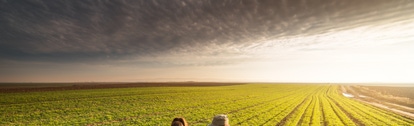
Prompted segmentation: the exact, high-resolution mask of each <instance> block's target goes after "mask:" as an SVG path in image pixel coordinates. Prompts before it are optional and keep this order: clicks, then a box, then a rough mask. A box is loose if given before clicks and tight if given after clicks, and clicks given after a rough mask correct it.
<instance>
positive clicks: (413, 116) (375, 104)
mask: <svg viewBox="0 0 414 126" xmlns="http://www.w3.org/2000/svg"><path fill="white" fill-rule="evenodd" d="M355 100H358V101H361V102H364V103H367V104H370V105H373V106H376V107H379V108H382V109H386V110H389V111H392V112H395V113H397V114H400V115H403V116H405V117H408V118H410V119H414V114H412V113H409V112H406V111H402V110H398V109H394V108H390V107H388V106H386V105H384V104H380V103H375V102H368V101H364V100H361V99H355Z"/></svg>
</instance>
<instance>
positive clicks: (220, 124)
mask: <svg viewBox="0 0 414 126" xmlns="http://www.w3.org/2000/svg"><path fill="white" fill-rule="evenodd" d="M208 126H230V124H229V118H227V115H224V114H219V115H216V116H214V118H213V121H212V122H211V124H209V125H208Z"/></svg>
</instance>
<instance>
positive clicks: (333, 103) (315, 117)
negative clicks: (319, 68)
mask: <svg viewBox="0 0 414 126" xmlns="http://www.w3.org/2000/svg"><path fill="white" fill-rule="evenodd" d="M0 106H1V107H0V125H69V124H70V125H101V124H111V125H128V124H134V125H168V124H169V123H170V121H171V120H172V118H174V117H185V118H186V119H187V121H188V122H189V123H190V124H191V125H207V124H208V123H210V122H211V119H212V117H213V116H214V115H216V114H220V113H223V114H227V115H228V117H229V119H230V124H231V125H410V124H414V121H413V120H410V119H408V118H405V117H403V116H400V115H397V114H394V113H392V112H389V111H386V110H383V109H380V108H377V107H374V106H371V105H367V104H364V103H362V102H359V101H356V100H354V99H350V98H346V97H343V96H342V95H341V94H340V92H338V86H337V85H303V84H246V85H233V86H219V87H145V88H142V87H141V88H117V89H93V90H72V91H51V92H29V93H4V94H0Z"/></svg>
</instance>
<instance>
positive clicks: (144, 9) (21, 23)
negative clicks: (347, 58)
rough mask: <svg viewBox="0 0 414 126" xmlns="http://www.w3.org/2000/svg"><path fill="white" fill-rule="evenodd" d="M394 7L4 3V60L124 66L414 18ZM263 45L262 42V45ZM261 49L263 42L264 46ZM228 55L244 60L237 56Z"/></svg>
mask: <svg viewBox="0 0 414 126" xmlns="http://www.w3.org/2000/svg"><path fill="white" fill-rule="evenodd" d="M409 3H410V1H402V0H397V1H388V0H381V1H380V0H378V1H369V0H365V1H362V0H208V1H207V0H182V1H179V0H151V1H150V0H127V1H122V0H100V1H93V0H59V1H57V0H27V1H26V0H2V1H1V3H0V15H1V16H0V58H2V59H10V60H40V61H50V62H56V61H65V62H67V61H88V60H105V59H110V60H117V59H124V58H128V57H138V58H139V57H142V56H147V57H148V56H150V57H151V56H154V57H156V56H158V55H164V54H175V53H179V54H197V55H212V56H214V55H224V54H221V52H217V51H214V50H220V48H223V47H225V48H227V47H228V48H244V47H251V46H254V45H253V43H254V42H257V41H258V40H269V39H275V38H281V37H286V36H295V35H301V36H306V35H313V34H320V33H324V32H329V31H338V30H344V29H349V28H353V27H358V26H361V25H372V22H379V23H381V22H382V23H388V22H391V21H393V20H394V19H393V17H396V16H397V17H399V18H407V19H408V18H412V17H413V15H411V13H413V10H412V9H410V8H414V5H413V4H409ZM256 44H257V43H256ZM259 44H260V43H259ZM220 51H223V52H222V53H228V54H231V53H242V52H238V51H227V52H226V51H225V50H220Z"/></svg>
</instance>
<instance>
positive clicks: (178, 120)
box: [171, 118, 188, 126]
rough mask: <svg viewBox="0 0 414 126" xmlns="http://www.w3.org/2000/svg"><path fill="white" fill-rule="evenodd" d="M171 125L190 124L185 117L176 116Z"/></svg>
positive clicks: (183, 125)
mask: <svg viewBox="0 0 414 126" xmlns="http://www.w3.org/2000/svg"><path fill="white" fill-rule="evenodd" d="M171 126H188V124H187V121H185V119H184V118H174V120H173V121H172V123H171Z"/></svg>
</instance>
